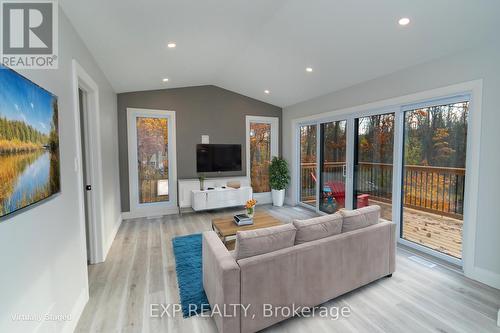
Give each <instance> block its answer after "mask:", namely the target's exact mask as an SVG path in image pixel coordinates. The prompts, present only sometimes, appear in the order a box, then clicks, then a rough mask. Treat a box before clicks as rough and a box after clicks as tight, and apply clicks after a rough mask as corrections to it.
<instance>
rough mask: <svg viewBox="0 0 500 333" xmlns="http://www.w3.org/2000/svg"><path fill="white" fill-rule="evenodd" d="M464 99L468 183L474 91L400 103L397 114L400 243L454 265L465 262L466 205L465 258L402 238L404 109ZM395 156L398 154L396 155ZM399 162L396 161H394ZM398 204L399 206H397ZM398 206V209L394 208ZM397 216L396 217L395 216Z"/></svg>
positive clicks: (466, 196)
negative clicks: (466, 116)
mask: <svg viewBox="0 0 500 333" xmlns="http://www.w3.org/2000/svg"><path fill="white" fill-rule="evenodd" d="M463 101H468V102H469V116H468V120H467V122H468V124H467V132H468V136H467V150H466V174H465V183H466V184H467V183H469V182H470V180H468V178H469V177H470V171H468V169H469V167H470V166H469V162H470V159H471V157H469V155H471V151H470V146H471V140H472V138H471V137H470V133H472V131H471V126H472V121H471V118H472V114H471V111H472V94H471V93H461V94H453V95H449V96H443V97H441V98H435V99H428V100H425V101H422V102H416V103H408V104H404V105H401V106H400V108H399V112H398V113H397V114H396V128H397V130H396V132H395V137H394V140H395V141H397V143H398V145H397V152H396V151H395V152H396V153H397V155H398V162H397V164H395V169H394V174H395V175H397V180H395V181H396V182H395V184H396V187H394V191H397V194H398V196H397V200H398V201H397V203H395V204H394V206H393V218H394V220H395V222H396V223H397V239H398V243H400V244H403V245H405V246H408V247H411V248H414V249H417V250H419V251H421V252H423V253H426V254H429V255H431V256H434V257H436V258H439V259H441V260H444V261H447V262H450V263H452V264H454V265H457V266H460V267H462V266H463V257H464V250H465V237H466V235H465V232H466V227H465V225H466V223H465V221H466V208H465V207H464V213H463V218H462V220H463V227H462V258H461V259H459V258H456V257H453V256H451V255H448V254H445V253H443V252H440V251H438V250H434V249H432V248H429V247H427V246H424V245H420V244H418V243H415V242H412V241H410V240H407V239H404V238H403V225H402V224H403V209H404V206H403V198H404V187H403V182H404V175H403V171H404V139H405V133H404V129H405V113H406V112H407V111H412V110H416V109H421V108H425V107H431V106H437V105H445V104H453V103H458V102H463ZM395 150H396V145H395ZM395 157H396V156H395ZM395 163H396V162H395ZM467 192H468V191H467V185H466V193H465V194H464V206H465V205H466V203H467V198H468V193H467ZM394 208H396V209H394ZM395 210H396V212H395ZM396 218H397V219H396ZM467 223H470V221H467Z"/></svg>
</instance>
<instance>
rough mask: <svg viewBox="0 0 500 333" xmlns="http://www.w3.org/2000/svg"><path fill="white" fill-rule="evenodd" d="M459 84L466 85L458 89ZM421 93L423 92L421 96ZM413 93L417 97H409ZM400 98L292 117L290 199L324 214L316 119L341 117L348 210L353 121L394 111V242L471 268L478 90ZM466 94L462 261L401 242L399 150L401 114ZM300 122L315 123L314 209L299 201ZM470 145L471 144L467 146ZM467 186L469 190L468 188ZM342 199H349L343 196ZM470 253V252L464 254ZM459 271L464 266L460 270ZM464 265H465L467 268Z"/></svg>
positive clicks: (454, 88) (401, 143)
mask: <svg viewBox="0 0 500 333" xmlns="http://www.w3.org/2000/svg"><path fill="white" fill-rule="evenodd" d="M463 87H467V88H466V89H464V88H463ZM424 95H427V96H424ZM415 96H418V97H415ZM415 96H413V95H411V96H410V95H409V96H403V97H401V98H397V99H392V100H390V102H388V103H387V106H381V105H380V104H383V103H378V102H377V103H373V105H377V106H374V107H371V108H370V107H369V106H366V105H365V106H363V107H365V108H364V109H363V107H360V108H359V109H363V110H362V111H352V110H353V109H354V108H349V109H346V110H345V111H343V112H342V111H339V112H338V114H337V115H331V116H322V117H321V116H320V117H318V118H317V119H314V120H312V119H310V118H309V119H307V120H304V121H300V120H297V121H296V122H294V123H293V124H294V127H295V128H294V131H295V139H296V140H295V143H294V145H295V149H296V150H295V151H296V152H297V153H296V154H295V161H294V165H295V177H296V179H297V184H296V188H295V191H296V196H295V202H296V203H297V204H298V205H300V206H301V207H305V208H308V209H313V210H314V211H316V212H317V213H318V214H320V215H326V213H323V212H321V211H320V210H319V180H320V178H319V177H320V158H321V157H320V144H321V135H322V133H321V126H320V124H322V123H327V122H332V121H339V120H347V134H346V135H347V137H346V144H347V147H346V148H347V175H346V207H345V208H346V209H353V203H354V202H353V199H352V198H353V195H354V177H353V176H354V167H355V166H354V152H355V149H354V144H355V139H354V135H355V134H356V133H355V124H354V122H355V119H356V118H361V117H368V116H374V115H381V114H387V113H394V115H395V120H394V147H393V154H394V155H393V182H392V184H393V192H392V218H393V221H392V222H393V223H396V228H397V231H396V232H397V236H396V239H397V242H398V243H400V244H403V245H405V246H408V247H410V248H414V249H416V250H418V251H420V252H423V253H426V254H429V255H431V256H434V257H436V258H439V259H441V260H444V261H447V262H450V263H452V264H455V265H457V266H460V267H466V266H467V265H468V267H470V266H471V264H470V262H471V261H472V262H473V253H474V239H473V237H475V236H474V235H475V234H474V235H470V233H471V230H472V231H474V232H475V228H476V227H475V221H474V217H475V216H476V215H474V214H476V212H475V210H474V208H475V207H477V174H474V173H477V172H478V166H477V160H478V156H477V154H478V153H477V152H475V151H474V150H477V149H479V141H478V139H477V138H475V137H474V135H479V128H478V126H480V118H481V114H480V112H481V108H480V105H479V107H478V104H479V103H477V100H480V98H481V93H480V91H479V87H478V86H477V84H476V82H475V81H472V82H470V83H465V84H463V85H460V84H459V85H457V86H451V87H445V88H442V89H437V90H433V91H429V92H427V93H426V94H424V93H419V94H415ZM464 97H466V98H467V99H466V100H468V101H469V120H468V137H467V156H466V161H467V162H466V163H467V170H466V181H465V183H466V184H465V194H464V198H465V199H464V215H463V216H464V217H463V220H464V227H463V233H462V244H463V247H462V259H458V258H455V257H453V256H450V255H447V254H445V253H442V252H439V251H437V250H433V249H431V248H428V247H425V246H422V245H419V244H417V243H414V242H411V241H408V240H405V239H404V238H403V237H402V225H401V224H402V222H403V221H402V211H403V206H402V202H403V149H404V141H403V139H404V138H403V136H404V117H405V112H406V111H408V110H411V109H415V108H418V107H425V106H432V105H440V104H443V103H444V104H446V103H447V102H449V101H451V102H453V101H457V100H460V99H461V100H462V101H463V100H464ZM305 125H316V126H317V153H316V154H317V155H316V156H317V157H316V163H317V171H316V178H317V179H318V186H316V207H312V206H309V205H306V204H303V203H301V202H300V186H301V184H300V127H301V126H305ZM473 147H475V148H473ZM471 187H472V188H471ZM474 193H475V194H476V197H472V198H471V195H473V194H474ZM347 198H351V199H350V200H347ZM470 253H472V254H470ZM464 258H468V259H469V263H468V264H466V263H464ZM464 269H465V268H464ZM469 269H470V268H469Z"/></svg>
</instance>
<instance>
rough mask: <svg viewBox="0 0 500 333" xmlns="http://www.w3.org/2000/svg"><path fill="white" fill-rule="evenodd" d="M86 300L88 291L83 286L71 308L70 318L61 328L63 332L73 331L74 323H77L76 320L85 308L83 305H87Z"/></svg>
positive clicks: (70, 332)
mask: <svg viewBox="0 0 500 333" xmlns="http://www.w3.org/2000/svg"><path fill="white" fill-rule="evenodd" d="M88 301H89V291H88V289H87V288H84V289H82V291H81V292H80V295H79V296H78V298H77V300H76V302H75V305H74V306H73V309H72V310H71V320H69V321H67V322H66V323H65V324H64V326H63V328H62V332H63V333H72V332H74V331H75V329H76V325H77V324H78V321H79V320H80V317H81V315H82V313H83V309H85V305H87V302H88Z"/></svg>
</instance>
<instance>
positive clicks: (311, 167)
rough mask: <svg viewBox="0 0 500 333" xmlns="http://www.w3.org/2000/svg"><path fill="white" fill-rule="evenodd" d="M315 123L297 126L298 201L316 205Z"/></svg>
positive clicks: (311, 205)
mask: <svg viewBox="0 0 500 333" xmlns="http://www.w3.org/2000/svg"><path fill="white" fill-rule="evenodd" d="M317 129H318V126H317V125H303V126H300V127H299V154H300V157H299V160H300V165H299V170H300V178H299V192H300V193H299V201H300V202H301V203H303V204H305V205H308V206H310V207H316V202H317V200H316V194H317V193H316V189H317V177H318V176H317V172H318V170H317V166H318V163H317V140H318V137H317Z"/></svg>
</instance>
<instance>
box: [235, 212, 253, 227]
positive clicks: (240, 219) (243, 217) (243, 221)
mask: <svg viewBox="0 0 500 333" xmlns="http://www.w3.org/2000/svg"><path fill="white" fill-rule="evenodd" d="M234 222H235V223H236V224H237V225H239V226H242V225H250V224H253V218H251V217H250V216H248V215H247V214H238V215H235V216H234Z"/></svg>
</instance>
